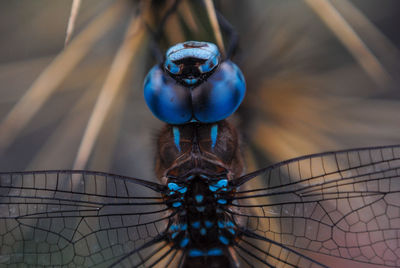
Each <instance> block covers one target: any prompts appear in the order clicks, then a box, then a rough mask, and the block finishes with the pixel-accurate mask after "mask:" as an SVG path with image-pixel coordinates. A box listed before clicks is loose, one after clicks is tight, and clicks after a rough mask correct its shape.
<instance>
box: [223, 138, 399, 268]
mask: <svg viewBox="0 0 400 268" xmlns="http://www.w3.org/2000/svg"><path fill="white" fill-rule="evenodd" d="M232 183H233V184H236V185H237V186H238V192H237V194H236V195H235V198H234V200H233V204H234V206H233V208H232V209H231V210H230V213H231V214H232V215H233V218H234V219H235V222H236V223H237V224H238V225H239V226H240V228H242V230H243V231H244V234H245V235H244V236H243V237H242V239H241V241H240V242H239V243H238V250H240V249H241V248H244V249H246V248H249V247H250V248H251V250H249V251H250V253H252V254H253V255H256V256H253V257H252V256H250V255H249V254H247V257H248V258H250V257H251V258H253V259H256V258H255V257H258V258H260V259H261V260H264V261H266V262H267V261H268V262H269V263H271V264H272V265H273V266H277V265H278V266H279V265H282V266H284V265H286V264H287V265H288V266H301V267H310V266H313V265H314V264H315V263H314V264H313V263H312V262H311V263H307V262H308V261H309V259H308V258H307V257H306V256H307V255H306V254H302V253H301V252H303V253H304V252H305V251H304V250H307V251H311V252H316V253H323V254H326V255H331V256H335V257H340V258H344V259H350V260H355V261H358V262H361V263H369V264H376V265H385V266H389V267H399V266H400V146H387V147H375V148H366V149H358V150H348V151H340V152H330V153H324V154H318V155H311V156H305V157H301V158H297V159H293V160H289V161H285V162H282V163H279V164H276V165H274V166H272V167H269V168H265V169H263V170H259V171H256V172H254V173H252V174H249V175H246V176H243V177H242V178H239V179H237V180H235V181H232ZM239 185H240V186H239ZM256 248H258V249H256ZM241 253H242V255H243V254H246V252H245V251H243V250H242V252H241ZM321 262H322V263H324V261H323V260H322V261H321Z"/></svg>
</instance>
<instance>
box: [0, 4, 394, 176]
mask: <svg viewBox="0 0 400 268" xmlns="http://www.w3.org/2000/svg"><path fill="white" fill-rule="evenodd" d="M79 2H80V5H79ZM74 3H75V7H73V5H72V4H73V1H67V0H64V1H53V0H37V1H31V0H19V1H2V2H1V3H0V20H1V23H0V38H1V42H0V170H1V171H21V170H43V169H72V168H74V169H89V170H98V171H106V172H112V173H118V174H123V175H129V176H134V177H138V178H144V179H154V177H155V176H154V172H153V164H154V159H153V155H154V152H155V147H154V141H155V137H156V135H157V131H158V129H160V127H161V126H162V122H160V121H158V120H157V119H156V118H154V117H153V116H152V114H151V112H150V111H149V109H148V108H147V106H146V104H145V102H144V98H143V93H142V90H143V89H142V83H143V79H144V76H145V75H146V73H147V71H148V70H149V69H150V68H151V66H152V65H154V64H156V60H155V58H154V55H153V51H152V50H151V49H150V48H151V40H150V38H151V36H150V35H149V33H148V31H146V26H145V25H146V24H147V25H149V27H150V28H151V29H153V31H155V30H157V29H158V28H159V25H160V24H161V21H162V17H163V15H164V14H165V12H166V11H167V10H168V8H169V7H171V6H172V5H173V3H174V1H133V0H116V1H112V0H101V1H100V0H82V1H74ZM205 3H207V1H185V0H182V1H181V4H180V5H179V6H178V8H177V10H176V12H174V13H173V14H172V15H171V16H170V17H169V19H168V20H167V22H166V24H165V26H164V27H163V28H162V35H161V38H160V40H159V42H158V45H159V46H160V49H161V51H163V52H164V51H165V50H166V49H167V48H168V47H169V46H170V45H173V44H175V43H177V42H181V41H185V40H199V41H211V42H216V43H217V44H218V45H219V46H220V47H221V46H224V47H227V45H228V43H229V39H228V38H227V37H228V36H227V35H226V34H225V33H224V32H222V37H223V40H224V41H223V43H224V45H221V44H222V43H221V41H218V37H216V36H218V33H219V32H218V28H216V27H213V25H212V22H211V21H210V17H211V18H212V16H213V12H212V11H210V9H209V10H207V6H206V4H205ZM214 5H215V8H216V9H217V10H219V11H220V12H221V13H222V14H223V16H224V17H225V18H226V19H227V20H228V21H229V22H230V23H231V24H232V25H233V26H234V28H235V29H236V31H237V32H238V34H239V47H238V49H237V51H236V53H235V55H234V57H233V61H234V62H236V63H237V64H238V65H239V67H240V68H241V69H242V71H243V73H244V75H245V77H246V80H247V85H248V90H247V95H246V98H245V101H244V103H243V105H242V106H241V107H240V109H239V111H238V112H237V113H236V114H235V115H234V116H233V117H232V120H233V121H234V122H235V124H237V126H238V127H239V128H240V130H241V132H242V136H243V152H244V154H245V155H246V159H247V162H248V170H249V171H250V170H253V169H255V168H257V167H262V166H266V165H268V164H270V163H273V162H276V161H280V160H284V159H288V158H292V157H295V156H300V155H304V154H310V153H317V152H322V151H327V150H339V149H347V148H353V147H363V146H374V145H387V144H395V143H400V93H399V78H400V76H399V72H400V68H399V64H400V53H399V47H400V35H399V33H398V31H399V30H398V29H399V27H398V25H399V23H400V16H399V13H400V2H399V1H398V0H385V1H376V0H335V1H334V0H332V1H328V0H305V1H300V0H280V1H272V0H271V1H266V0H250V1H240V0H237V1H232V0H215V1H214ZM71 9H72V16H71ZM71 18H72V20H71ZM73 18H75V20H73ZM68 24H70V25H72V24H74V27H73V31H70V32H71V35H70V39H69V41H68V44H67V45H66V46H65V45H64V43H65V39H66V31H67V26H68Z"/></svg>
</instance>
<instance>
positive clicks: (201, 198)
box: [194, 194, 204, 203]
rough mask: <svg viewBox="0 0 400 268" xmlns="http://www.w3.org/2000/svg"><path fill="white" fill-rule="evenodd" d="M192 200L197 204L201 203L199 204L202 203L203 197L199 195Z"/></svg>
mask: <svg viewBox="0 0 400 268" xmlns="http://www.w3.org/2000/svg"><path fill="white" fill-rule="evenodd" d="M194 198H195V199H196V202H197V203H201V202H203V199H204V196H203V195H201V194H198V195H196V196H195V197H194Z"/></svg>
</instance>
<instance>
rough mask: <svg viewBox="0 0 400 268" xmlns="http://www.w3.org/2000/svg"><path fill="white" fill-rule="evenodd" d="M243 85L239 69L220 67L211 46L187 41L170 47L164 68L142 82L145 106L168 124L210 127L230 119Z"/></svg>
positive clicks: (227, 63)
mask: <svg viewBox="0 0 400 268" xmlns="http://www.w3.org/2000/svg"><path fill="white" fill-rule="evenodd" d="M245 91H246V83H245V81H244V78H243V74H242V72H241V71H240V69H239V68H238V67H237V66H236V64H234V63H233V62H231V61H229V60H227V61H223V62H221V63H220V55H219V52H218V49H217V47H216V46H215V45H214V44H211V43H207V42H194V41H189V42H185V43H181V44H177V45H175V46H173V47H171V48H170V49H169V50H168V51H167V53H166V59H165V62H164V64H163V66H158V65H156V66H154V67H153V68H152V69H151V70H150V72H149V74H148V75H147V77H146V79H145V82H144V96H145V100H146V102H147V105H148V106H149V108H150V109H151V111H152V112H153V113H154V115H155V116H157V117H158V118H159V119H160V120H162V121H164V122H167V123H169V124H185V123H188V122H201V123H213V122H217V121H220V120H223V119H225V118H227V117H228V116H230V115H231V114H232V113H233V112H235V111H236V109H237V108H238V107H239V105H240V103H241V102H242V101H243V98H244V95H245Z"/></svg>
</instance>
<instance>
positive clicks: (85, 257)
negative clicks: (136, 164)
mask: <svg viewBox="0 0 400 268" xmlns="http://www.w3.org/2000/svg"><path fill="white" fill-rule="evenodd" d="M161 189H162V186H161V185H158V184H156V183H151V182H146V181H142V180H138V179H134V178H127V177H121V176H116V175H111V174H105V173H98V172H86V171H79V172H76V171H44V172H25V173H0V239H1V240H0V264H7V265H10V264H14V265H15V264H16V265H21V264H25V265H29V266H37V265H40V266H71V265H72V266H74V267H75V266H85V267H87V266H99V267H103V266H104V267H107V266H110V265H113V264H125V266H129V267H134V266H140V265H142V264H144V263H147V264H150V265H151V264H152V263H156V262H157V260H158V262H159V261H161V260H164V259H165V260H166V259H167V258H166V257H167V256H172V254H175V255H176V252H175V253H174V252H173V250H172V249H169V248H168V245H166V244H165V242H163V238H164V237H163V232H164V230H165V229H166V227H167V226H168V220H169V218H170V217H172V215H171V212H170V211H169V210H167V206H166V205H165V203H164V201H163V199H162V197H161V194H160V192H161ZM168 251H169V253H168V254H166V252H168ZM160 254H161V255H160ZM163 254H165V255H163ZM175 255H174V256H175Z"/></svg>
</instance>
